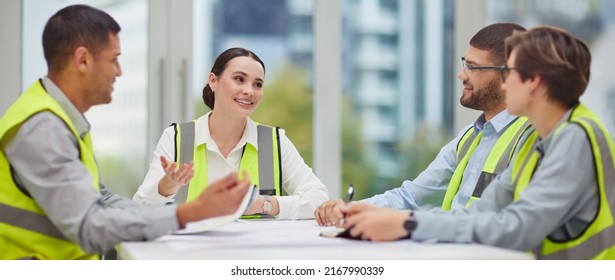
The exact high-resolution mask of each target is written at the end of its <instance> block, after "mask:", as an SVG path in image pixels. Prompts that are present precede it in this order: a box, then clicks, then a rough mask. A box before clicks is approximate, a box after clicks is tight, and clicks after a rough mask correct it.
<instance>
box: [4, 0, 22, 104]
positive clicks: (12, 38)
mask: <svg viewBox="0 0 615 280" xmlns="http://www.w3.org/2000/svg"><path fill="white" fill-rule="evenodd" d="M0 38H2V41H1V42H0V66H1V68H0V85H2V92H0V115H4V112H5V111H6V109H8V107H9V105H11V103H13V102H14V101H15V100H16V99H17V97H18V96H19V95H20V94H21V83H20V81H21V2H20V1H0Z"/></svg>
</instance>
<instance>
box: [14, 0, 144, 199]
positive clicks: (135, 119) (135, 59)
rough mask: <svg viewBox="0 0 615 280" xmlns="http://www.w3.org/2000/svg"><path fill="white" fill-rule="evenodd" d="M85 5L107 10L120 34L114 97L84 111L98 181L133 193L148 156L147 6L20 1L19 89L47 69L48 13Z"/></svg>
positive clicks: (108, 0) (140, 1) (136, 1)
mask: <svg viewBox="0 0 615 280" xmlns="http://www.w3.org/2000/svg"><path fill="white" fill-rule="evenodd" d="M77 3H79V4H88V5H91V6H93V7H96V8H99V9H102V10H104V11H106V12H107V13H109V14H110V15H111V16H112V17H114V18H115V20H116V21H117V22H118V23H119V24H120V26H121V27H122V31H121V32H120V33H119V38H120V44H121V48H122V55H121V56H120V64H121V66H122V71H123V74H122V76H121V77H119V78H117V80H116V83H115V90H114V92H113V102H112V103H111V104H107V105H99V106H94V107H92V108H91V109H90V110H89V111H87V112H86V113H85V116H86V118H87V119H88V121H89V122H90V124H91V125H92V131H91V133H92V141H93V142H94V148H95V154H96V157H97V158H96V160H97V163H98V165H99V168H100V174H101V178H102V182H103V183H104V184H105V185H106V186H107V187H108V188H109V189H111V190H112V191H113V192H115V193H118V194H122V195H125V196H128V197H132V195H133V194H134V192H135V191H136V189H137V187H138V186H139V184H140V183H141V181H142V180H143V178H144V177H145V168H146V165H147V163H149V159H148V158H147V155H149V151H148V152H146V148H147V147H146V145H145V143H146V129H147V111H146V110H147V107H146V105H147V103H146V100H147V78H148V77H147V68H146V67H147V63H146V61H147V57H146V55H147V9H148V2H147V1H145V0H130V1H112V0H98V1H94V0H91V1H66V0H23V33H22V34H23V35H22V44H23V48H22V50H23V56H22V57H23V58H22V63H23V65H22V67H23V68H22V69H23V73H22V90H25V89H26V88H27V87H29V86H30V85H31V84H32V83H33V82H34V81H36V80H37V79H38V78H40V77H44V76H45V75H46V73H47V67H46V63H45V60H44V56H43V49H42V45H41V38H42V32H43V28H44V26H45V23H46V22H47V20H48V19H49V17H50V16H51V15H52V14H53V13H55V12H56V11H58V10H59V9H61V8H62V7H65V6H68V5H71V4H77Z"/></svg>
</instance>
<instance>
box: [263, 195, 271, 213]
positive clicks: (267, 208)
mask: <svg viewBox="0 0 615 280" xmlns="http://www.w3.org/2000/svg"><path fill="white" fill-rule="evenodd" d="M263 197H265V202H263V213H265V214H267V215H269V211H271V208H273V205H272V204H271V200H270V199H269V196H268V195H263Z"/></svg>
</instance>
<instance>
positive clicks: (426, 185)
mask: <svg viewBox="0 0 615 280" xmlns="http://www.w3.org/2000/svg"><path fill="white" fill-rule="evenodd" d="M515 30H519V31H525V28H523V27H521V26H519V25H516V24H512V23H497V24H492V25H489V26H487V27H484V28H483V29H481V30H480V31H478V33H476V34H475V35H474V37H472V39H471V40H470V46H469V48H468V50H467V51H466V53H465V55H464V56H463V57H462V58H461V68H462V69H461V70H460V71H459V73H458V74H457V77H458V78H459V79H460V80H461V81H462V82H463V92H462V95H461V98H460V102H461V105H463V106H464V107H467V108H470V109H475V110H480V111H482V112H483V114H481V115H480V116H479V117H478V119H477V120H476V121H475V122H474V123H472V124H470V125H468V126H467V127H465V128H464V129H462V131H461V132H460V133H459V135H457V137H455V139H453V140H452V141H451V142H449V143H448V144H447V145H446V146H444V147H443V148H442V149H441V150H440V152H439V153H438V155H437V156H436V158H435V159H434V161H432V162H431V164H430V165H429V166H428V167H427V169H425V170H424V171H423V172H422V173H421V174H419V176H417V177H416V178H415V179H414V180H413V181H411V180H406V181H404V182H403V183H402V185H401V186H400V187H398V188H395V189H392V190H389V191H386V192H385V193H383V194H380V195H376V196H373V197H371V198H368V199H365V200H363V201H364V202H367V203H371V204H374V205H377V206H380V207H387V208H393V209H400V210H401V209H406V210H418V209H421V210H425V209H430V208H442V209H445V210H450V209H458V208H464V207H467V206H469V205H470V204H471V203H472V202H473V201H474V200H476V199H478V198H480V196H481V194H482V192H483V191H484V189H485V187H486V186H487V185H488V184H489V183H490V182H491V181H492V180H493V179H494V178H495V177H496V176H497V175H498V174H500V173H501V172H502V171H504V169H506V167H507V166H508V163H509V162H510V159H511V158H512V156H513V154H514V152H515V148H516V147H517V146H518V144H519V142H521V141H523V137H522V135H523V132H524V131H525V129H526V128H527V127H528V126H529V124H528V123H527V119H526V118H519V117H517V116H513V115H511V114H509V113H508V112H507V111H506V110H505V109H506V102H505V95H504V91H503V90H502V88H501V85H502V79H501V75H502V69H503V67H504V65H505V62H506V60H505V54H504V40H505V39H506V37H508V36H510V35H511V34H513V31H515ZM343 206H344V202H343V201H342V200H339V199H338V200H330V201H327V202H325V203H323V204H322V205H320V206H319V207H318V208H317V209H316V211H315V212H314V216H315V218H316V221H317V222H318V223H319V224H320V225H339V223H340V220H341V218H342V217H343V212H342V207H343ZM405 215H407V214H405Z"/></svg>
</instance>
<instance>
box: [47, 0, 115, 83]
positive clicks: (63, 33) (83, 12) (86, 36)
mask: <svg viewBox="0 0 615 280" xmlns="http://www.w3.org/2000/svg"><path fill="white" fill-rule="evenodd" d="M120 30H121V28H120V25H119V24H118V23H117V22H116V21H115V20H114V19H113V18H112V17H111V16H110V15H109V14H107V13H105V12H103V11H101V10H99V9H96V8H93V7H90V6H87V5H72V6H68V7H65V8H63V9H61V10H59V11H58V12H57V13H55V14H54V15H53V16H51V18H50V19H49V21H47V24H46V25H45V30H44V31H43V51H44V53H45V60H46V61H47V67H48V69H49V71H60V70H62V69H63V68H64V67H65V65H66V63H67V62H68V57H70V55H71V54H72V53H73V51H74V50H75V49H76V48H78V47H80V46H83V47H85V48H87V49H88V50H89V51H90V52H91V53H92V54H93V55H94V56H96V54H97V53H98V51H99V50H100V49H101V48H103V47H105V46H106V45H107V44H108V43H109V34H110V33H111V34H117V33H119V32H120Z"/></svg>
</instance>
